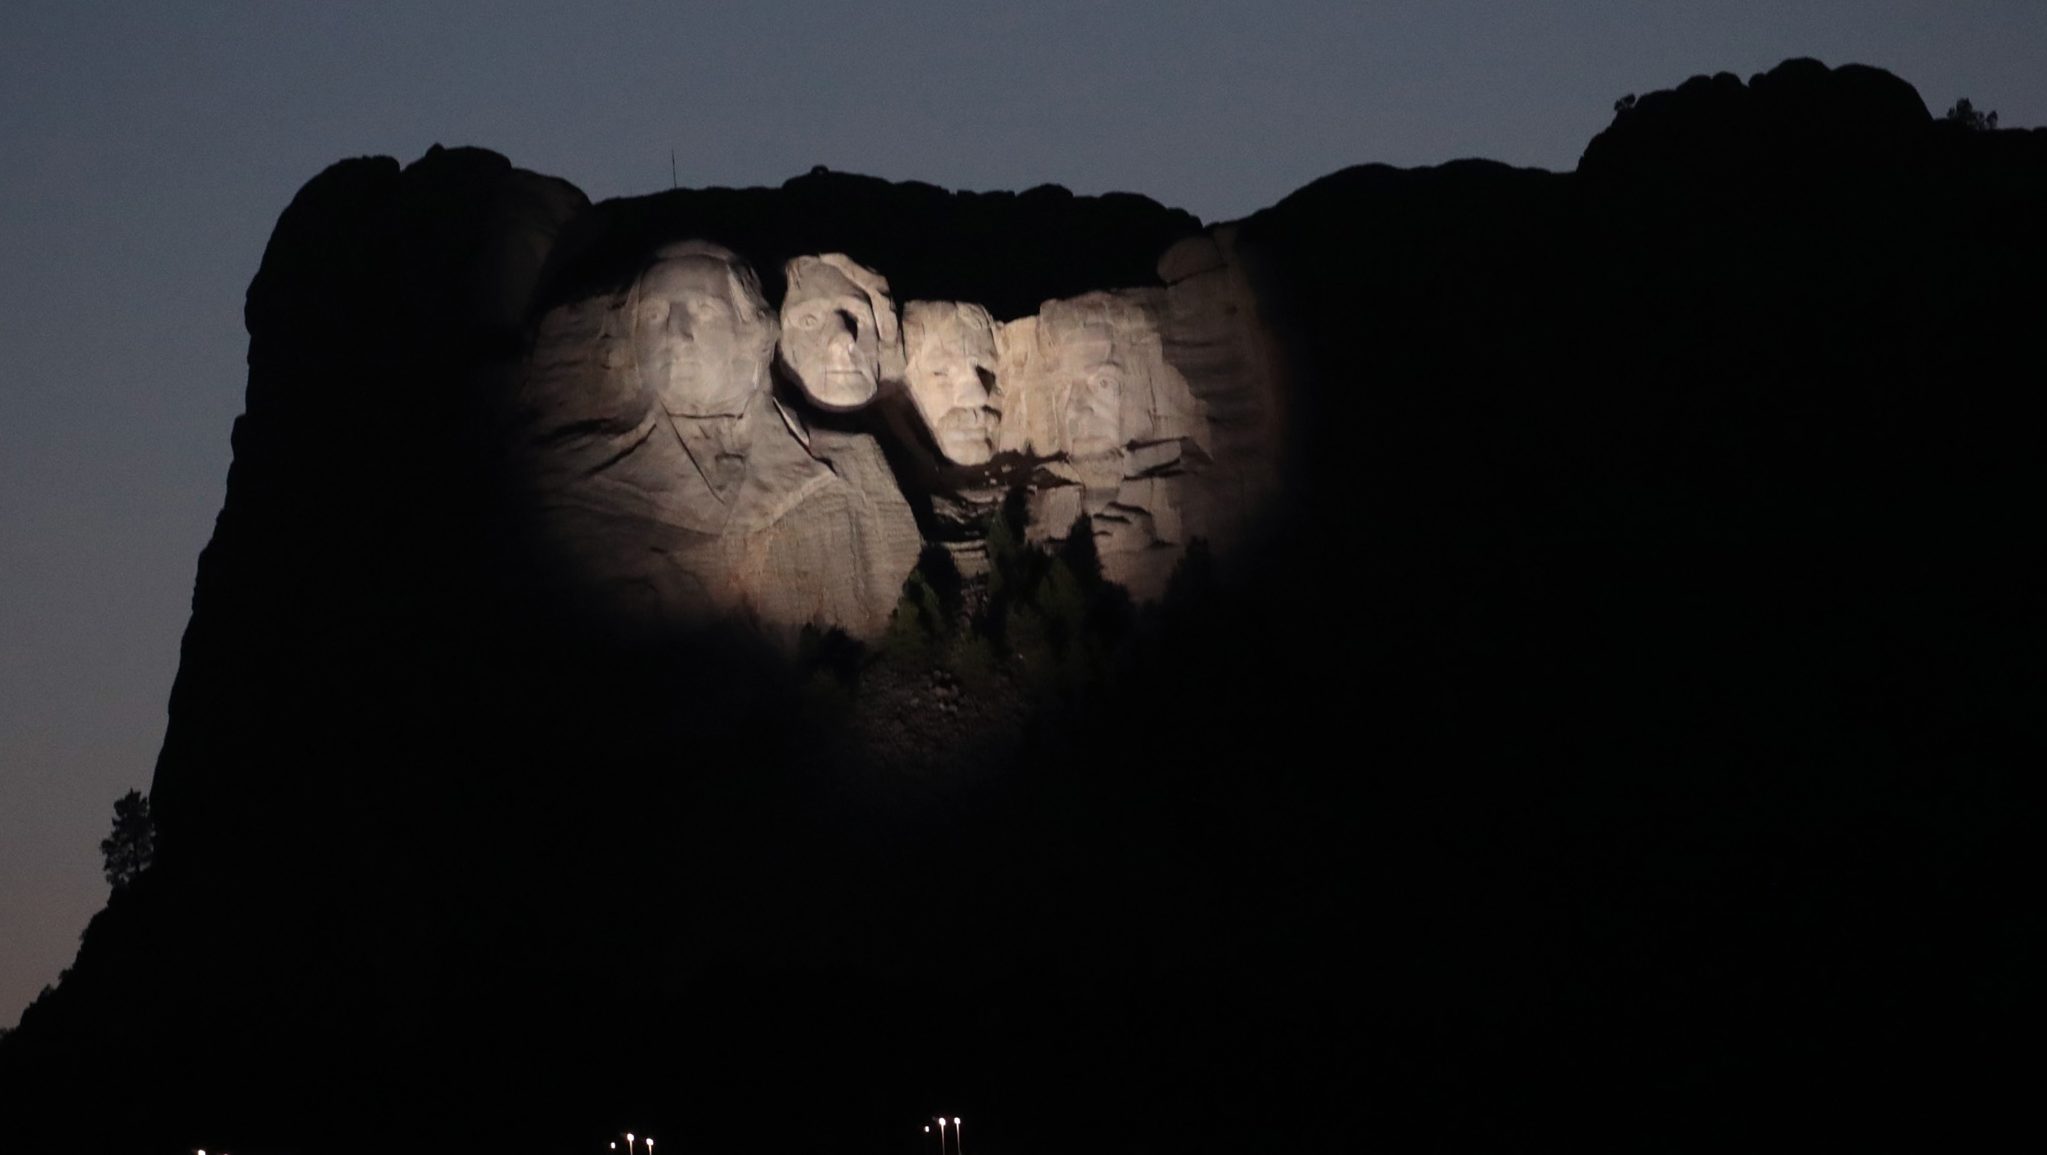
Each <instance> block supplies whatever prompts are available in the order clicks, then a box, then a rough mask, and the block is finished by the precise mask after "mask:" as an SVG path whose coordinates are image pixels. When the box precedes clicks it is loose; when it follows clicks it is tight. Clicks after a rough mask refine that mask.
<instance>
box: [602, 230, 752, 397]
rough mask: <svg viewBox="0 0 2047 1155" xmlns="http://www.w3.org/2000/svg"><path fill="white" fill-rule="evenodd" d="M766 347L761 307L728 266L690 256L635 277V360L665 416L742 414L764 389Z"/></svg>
mask: <svg viewBox="0 0 2047 1155" xmlns="http://www.w3.org/2000/svg"><path fill="white" fill-rule="evenodd" d="M772 343H773V322H772V321H771V320H770V319H769V317H768V311H767V304H766V302H764V301H762V300H761V299H760V295H759V291H758V290H756V289H753V288H752V286H751V285H750V284H749V283H748V280H747V279H746V278H744V277H742V276H740V274H739V272H738V270H737V269H736V268H735V266H734V265H733V264H732V263H731V262H730V261H728V260H725V259H722V258H720V257H718V256H714V255H711V254H706V253H692V254H688V255H684V256H677V257H671V258H665V259H661V260H657V261H656V262H655V263H654V264H653V265H652V266H650V267H649V268H648V269H647V271H646V273H645V274H643V275H642V276H641V278H640V283H639V291H638V295H637V300H636V301H635V302H634V307H633V355H634V357H635V358H636V359H637V362H638V365H639V371H640V378H641V380H642V382H644V383H645V384H646V386H647V387H648V388H650V389H652V390H653V391H654V393H655V395H656V396H658V397H659V398H660V399H661V405H662V407H663V408H664V409H666V410H667V411H668V412H669V413H671V414H674V415H677V416H690V417H716V416H731V415H735V414H738V413H741V412H743V411H744V410H745V409H746V406H747V403H748V402H749V401H751V400H752V399H753V396H754V394H756V393H759V392H761V391H762V390H763V389H764V388H765V387H766V384H767V354H768V349H769V347H770V346H771V345H772Z"/></svg>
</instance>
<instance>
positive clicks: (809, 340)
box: [781, 253, 903, 410]
mask: <svg viewBox="0 0 2047 1155" xmlns="http://www.w3.org/2000/svg"><path fill="white" fill-rule="evenodd" d="M786 272H787V276H788V282H789V289H788V293H787V295H786V296H784V297H783V299H782V341H781V361H782V365H783V367H784V368H785V369H786V370H787V371H788V373H789V375H790V377H791V378H793V379H794V380H795V382H796V383H797V384H798V385H799V386H801V387H802V389H803V392H804V394H805V395H806V396H808V397H809V398H810V400H812V401H813V402H815V403H817V404H818V405H820V406H822V407H823V408H825V409H831V410H847V409H858V408H860V407H861V406H863V405H865V404H867V403H868V402H869V401H872V400H874V395H875V393H876V391H877V390H878V389H879V388H880V386H881V383H882V382H883V381H885V380H888V381H896V380H901V379H902V374H903V341H902V333H901V330H900V328H899V327H898V326H897V324H896V311H895V303H894V302H893V301H891V300H890V299H889V294H888V281H887V280H885V279H884V278H882V277H881V276H880V275H879V274H877V273H875V272H874V271H873V270H871V269H868V268H865V267H864V266H862V265H860V264H858V263H857V262H855V261H853V260H852V259H850V258H848V257H846V256H845V255H844V254H841V253H826V254H824V255H823V256H818V257H797V258H796V259H795V260H792V261H790V262H789V264H788V267H787V270H786Z"/></svg>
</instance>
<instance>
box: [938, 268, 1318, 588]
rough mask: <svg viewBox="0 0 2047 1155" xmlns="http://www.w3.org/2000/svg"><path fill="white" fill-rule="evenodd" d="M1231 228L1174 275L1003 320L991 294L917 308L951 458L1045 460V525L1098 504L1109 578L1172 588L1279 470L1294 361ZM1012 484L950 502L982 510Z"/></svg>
mask: <svg viewBox="0 0 2047 1155" xmlns="http://www.w3.org/2000/svg"><path fill="white" fill-rule="evenodd" d="M1235 250H1236V245H1235V234H1234V232H1233V231H1232V230H1229V229H1226V228H1225V229H1218V230H1216V231H1215V232H1213V233H1211V234H1208V235H1203V236H1199V237H1194V238H1190V239H1188V240H1186V241H1183V242H1181V243H1179V244H1177V245H1174V246H1173V247H1172V248H1171V249H1169V250H1168V251H1167V252H1166V253H1165V254H1164V255H1163V256H1162V258H1161V259H1160V261H1159V274H1160V279H1161V280H1162V281H1164V282H1165V285H1164V286H1163V287H1153V288H1128V289H1115V290H1106V291H1099V292H1093V293H1087V294H1083V295H1081V296H1078V297H1073V298H1067V299H1063V300H1053V301H1047V302H1045V303H1044V304H1043V305H1042V306H1041V307H1040V308H1039V310H1038V312H1037V313H1035V314H1033V315H1031V316H1027V317H1021V318H1018V319H1016V320H1014V321H1010V322H1007V323H1000V324H998V323H995V322H993V321H992V320H990V318H989V316H988V313H987V311H986V310H985V309H982V308H981V307H980V306H978V305H974V304H969V303H960V302H933V301H912V302H910V303H909V304H908V305H907V306H905V309H904V331H905V335H906V344H907V348H908V370H907V378H908V389H909V393H910V396H911V400H912V401H913V402H914V405H915V409H916V412H917V415H918V417H919V418H920V419H921V420H922V421H923V423H924V426H925V429H926V431H927V432H928V433H929V434H930V436H931V439H932V441H933V442H934V443H935V444H936V445H937V446H938V449H939V451H940V453H942V454H943V455H944V456H945V458H946V459H947V461H949V462H950V463H952V464H953V465H958V466H976V465H981V464H984V463H986V462H988V461H990V460H991V459H993V458H995V457H996V456H997V455H1005V456H1006V457H1009V458H1013V459H1015V460H1019V461H1021V462H1024V463H1027V464H1028V465H1029V466H1031V477H1032V481H1031V482H1030V484H1029V485H1028V486H1027V489H1028V498H1029V500H1028V504H1027V508H1028V510H1029V516H1030V521H1029V524H1028V526H1027V530H1026V532H1027V535H1028V537H1029V538H1030V540H1032V541H1036V542H1047V543H1058V542H1062V541H1064V540H1065V539H1066V537H1067V535H1068V534H1069V533H1070V532H1071V530H1072V527H1073V525H1074V523H1075V522H1076V521H1077V520H1078V519H1079V518H1081V517H1082V516H1083V515H1084V516H1086V517H1087V518H1088V519H1089V521H1090V524H1091V526H1092V532H1093V534H1094V537H1095V546H1096V550H1097V553H1098V554H1099V556H1100V557H1101V559H1102V567H1103V572H1104V574H1105V576H1107V577H1108V578H1109V579H1110V580H1112V581H1116V582H1119V583H1121V584H1123V585H1125V586H1127V587H1128V588H1129V589H1130V591H1131V592H1132V593H1133V594H1135V595H1136V596H1138V597H1140V598H1151V597H1156V596H1158V595H1159V594H1160V593H1161V592H1163V591H1164V588H1165V583H1166V581H1167V579H1168V578H1169V577H1170V576H1171V573H1172V570H1173V567H1174V565H1176V564H1177V563H1178V561H1179V559H1180V557H1181V555H1182V554H1183V553H1184V552H1185V550H1186V546H1187V543H1188V542H1190V541H1192V540H1194V539H1195V538H1204V539H1206V540H1208V541H1209V542H1210V544H1211V545H1213V546H1215V547H1217V548H1218V549H1219V550H1228V549H1231V548H1234V547H1235V546H1236V545H1237V544H1238V543H1239V542H1240V541H1242V540H1243V539H1244V538H1245V537H1246V536H1247V534H1248V533H1249V532H1250V529H1251V527H1252V525H1253V524H1254V523H1255V522H1256V520H1257V516H1258V514H1259V513H1261V512H1263V510H1264V509H1265V507H1266V503H1267V502H1268V501H1269V500H1270V499H1271V496H1272V493H1273V490H1274V489H1275V487H1276V485H1277V477H1278V460H1279V455H1280V452H1281V436H1280V428H1281V420H1282V417H1283V414H1282V412H1281V407H1280V398H1279V388H1278V384H1279V380H1280V372H1279V363H1278V360H1277V356H1276V353H1275V352H1274V345H1273V342H1272V340H1271V339H1270V337H1269V335H1268V334H1266V333H1265V331H1264V330H1263V327H1262V326H1261V324H1260V322H1259V320H1258V313H1257V309H1256V303H1255V300H1254V298H1253V295H1252V290H1251V286H1250V282H1249V278H1248V277H1247V276H1246V274H1245V272H1244V271H1243V269H1242V268H1241V267H1240V264H1239V262H1238V261H1237V259H1236V255H1235ZM1001 497H1002V492H1001V490H1000V489H999V488H996V487H993V486H989V487H983V488H979V489H976V488H974V487H973V486H972V485H968V486H966V487H965V489H964V491H963V492H961V493H958V494H955V495H951V504H952V507H953V508H955V509H958V510H962V511H964V512H965V514H966V515H968V516H971V515H972V514H973V513H974V512H975V511H980V512H981V513H982V515H985V512H986V511H988V510H990V509H992V508H993V507H994V506H995V505H996V504H997V503H999V501H1000V500H1001Z"/></svg>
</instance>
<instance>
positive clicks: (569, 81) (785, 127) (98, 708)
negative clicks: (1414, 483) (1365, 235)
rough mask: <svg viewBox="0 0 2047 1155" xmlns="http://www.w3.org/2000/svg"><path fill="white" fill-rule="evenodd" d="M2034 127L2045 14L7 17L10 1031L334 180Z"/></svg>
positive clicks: (579, 176)
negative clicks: (1965, 124)
mask: <svg viewBox="0 0 2047 1155" xmlns="http://www.w3.org/2000/svg"><path fill="white" fill-rule="evenodd" d="M1800 55H1809V56H1817V57H1819V58H1821V59H1823V60H1825V61H1827V62H1828V63H1830V64H1839V63H1845V62H1848V61H1859V62H1863V63H1868V64H1875V65H1880V66H1883V67H1886V68H1889V69H1891V70H1893V71H1895V72H1897V73H1899V74H1900V75H1901V76H1903V77H1904V78H1905V79H1907V80H1909V81H1911V82H1912V83H1914V84H1916V85H1918V87H1919V90H1920V92H1921V94H1922V95H1924V96H1925V98H1926V101H1927V103H1928V105H1930V106H1932V107H1933V109H1934V111H1935V112H1936V113H1938V112H1940V111H1942V110H1944V109H1945V108H1947V106H1948V105H1949V104H1951V103H1952V102H1953V101H1954V100H1955V98H1956V97H1959V96H1969V97H1972V98H1973V99H1974V100H1975V101H1976V103H1977V104H1978V106H1979V107H1984V108H1995V109H1997V110H1999V111H2000V112H2001V113H2002V115H2003V122H2004V123H2005V124H2006V125H2009V126H2019V125H2038V124H2042V123H2047V69H2043V68H2042V67H2041V65H2042V63H2043V62H2047V3H2040V2H2039V0H1976V2H1970V0H1836V2H1809V3H1800V2H1797V0H1719V2H1715V3H1710V4H1709V3H1704V2H1691V3H1677V2H1672V0H1614V2H1605V0H1557V2H1550V3H1544V2H1541V0H1401V2H1392V3H1368V2H1362V0H1359V2H1337V0H1246V2H1228V3H1226V2H1223V0H1171V2H1166V0H1102V2H1099V3H1081V2H1078V0H1034V2H1031V3H1023V4H1007V5H1004V4H990V3H979V2H976V0H902V2H891V0H862V2H860V3H841V2H837V0H792V2H787V3H776V2H773V0H745V2H735V3H710V2H702V0H691V2H684V0H671V2H667V3H657V2H654V0H637V2H623V0H577V2H574V3H566V2H565V3H543V2H538V0H525V2H499V3H443V4H430V3H424V2H421V0H405V2H400V3H385V2H373V0H354V2H351V3H347V4H338V3H332V2H331V0H304V2H300V0H264V2H260V3H259V2H256V0H249V2H247V3H239V4H228V3H209V2H205V0H164V2H162V3H156V4H148V3H135V2H128V0H94V2H92V3H79V2H78V0H54V2H45V0H6V3H5V5H4V7H0V206H4V209H0V357H4V361H0V1025H7V1024H11V1023H13V1022H14V1021H15V1020H16V1018H17V1017H18V1014H19V1011H20V1009H21V1007H22V1006H24V1005H25V1004H26V1003H27V1002H28V1000H29V999H30V998H32V997H33V996H34V994H35V992H36V990H37V989H39V988H40V987H41V986H42V985H43V984H44V983H46V982H52V981H54V980H55V979H56V976H57V972H58V971H59V970H60V969H61V968H62V967H64V966H66V965H68V964H69V962H70V960H71V957H72V955H73V953H74V951H75V949H76V942H77V936H78V933H79V931H80V930H82V929H83V928H84V926H85V922H86V920H87V919H88V918H90V917H91V915H92V913H93V912H94V911H95V910H97V909H98V908H99V906H100V905H101V904H102V902H104V900H105V897H106V884H105V883H104V881H102V879H101V877H100V863H99V852H98V843H99V840H100V838H101V837H103V836H104V835H105V833H106V831H107V829H108V827H109V825H110V823H111V818H112V810H113V801H114V799H115V798H116V797H118V796H119V795H120V794H121V793H122V792H123V791H125V790H127V789H129V788H130V787H143V788H146V787H147V786H148V783H149V775H150V770H151V767H152V764H153V763H154V760H155V757H156V750H157V746H158V745H159V743H160V742H161V741H162V738H163V728H164V706H165V702H166V700H167V699H168V696H169V693H170V685H171V678H172V676H173V674H174V673H175V672H176V668H177V652H178V639H179V636H180V634H181V632H182V631H183V629H184V625H185V618H186V614H187V612H188V607H189V605H190V596H191V586H192V578H193V572H194V565H195V562H196V560H197V558H198V554H199V550H200V548H201V547H202V546H203V545H204V544H205V542H206V538H207V535H208V534H209V533H210V532H211V528H212V523H213V517H214V514H215V513H216V512H217V511H218V509H219V506H220V502H221V498H222V495H223V493H224V487H225V482H226V477H227V464H228V452H229V451H228V429H229V424H230V423H231V422H232V420H233V419H234V416H235V415H236V414H237V413H238V412H240V410H241V401H242V388H243V384H244V367H243V361H242V358H243V353H244V350H245V342H246V335H245V334H244V332H243V330H242V321H241V305H242V293H243V291H244V289H245V288H246V287H247V285H248V282H249V278H250V277H251V276H252V275H254V273H255V271H256V265H257V262H258V260H259V259H260V258H261V256H262V251H263V245H264V242H265V240H266V239H267V238H268V236H269V233H270V228H271V225H272V224H273V223H274V222H275V220H276V219H277V215H278V213H279V212H281V211H282V210H283V208H284V206H285V204H286V203H287V202H288V201H289V200H290V199H291V196H292V194H293V193H294V192H295V191H296V190H297V189H298V187H299V186H300V185H301V184H303V183H304V182H305V181H306V180H307V179H308V178H310V177H311V176H312V175H313V174H314V173H316V172H318V171H319V170H320V169H321V168H322V167H324V166H325V165H327V164H328V163H330V162H332V161H334V160H337V159H340V158H342V157H345V156H353V155H361V154H367V153H386V154H391V155H395V156H397V157H399V158H400V159H401V160H407V161H409V160H411V159H413V158H415V157H417V156H418V155H419V154H420V153H421V152H423V151H425V149H426V148H427V146H428V145H431V144H434V143H436V142H440V143H444V144H449V145H454V144H477V145H483V146H486V147H489V148H493V149H496V150H497V151H499V152H502V153H505V154H506V155H508V156H510V157H511V158H512V160H513V161H514V162H515V163H517V164H520V165H522V166H524V167H527V168H532V169H537V170H539V171H541V172H546V173H551V174H554V175H557V176H562V177H566V178H567V179H569V180H571V181H573V182H575V183H576V184H577V185H579V186H581V187H582V188H583V190H584V191H585V192H588V193H589V194H590V195H591V196H592V197H593V198H599V199H601V198H604V197H611V196H618V195H622V194H631V193H641V192H650V191H653V190H655V189H658V188H664V187H666V186H667V182H668V163H669V161H668V157H669V150H670V149H671V148H673V149H674V150H675V151H676V154H677V157H678V159H679V163H680V168H681V177H682V182H683V183H684V184H691V185H703V184H740V185H745V184H776V183H780V182H781V181H782V180H783V179H785V178H787V177H789V176H792V175H794V174H797V173H800V172H803V171H805V170H806V169H808V168H809V167H810V166H812V165H814V164H825V165H829V166H831V167H832V168H835V169H841V170H846V171H854V172H866V173H872V174H875V175H878V176H884V177H889V178H893V179H911V178H915V179H920V180H927V181H931V182H933V183H936V184H940V185H946V186H949V187H956V188H976V189H995V188H1022V187H1026V186H1028V185H1032V184H1039V183H1044V182H1048V181H1049V182H1054V183H1058V184H1063V185H1066V186H1067V187H1069V188H1071V189H1073V190H1074V191H1076V192H1105V191H1110V190H1119V189H1121V190H1130V191H1135V192H1141V193H1145V194H1148V195H1150V196H1152V197H1154V198H1157V199H1158V200H1160V201H1163V202H1165V203H1167V204H1172V205H1177V206H1179V207H1182V208H1186V209H1189V210H1192V211H1193V212H1195V213H1198V214H1200V215H1201V216H1203V217H1204V218H1207V219H1211V220H1215V219H1224V218H1228V217H1232V216H1240V215H1243V214H1245V213H1248V212H1250V211H1252V210H1255V209H1257V208H1260V207H1263V206H1264V205H1267V204H1269V203H1271V202H1273V201H1274V200H1277V199H1278V198H1279V197H1281V196H1283V195H1285V194H1286V193H1287V192H1289V191H1291V190H1293V189H1295V188H1297V187H1299V186H1300V185H1302V184H1305V183H1306V182H1308V181H1309V180H1312V179H1314V178H1315V177H1317V176H1320V175H1323V174H1325V173H1328V172H1331V171H1333V170H1335V169H1338V168H1341V167H1344V166H1346V165H1350V164H1356V163H1361V162H1366V161H1385V162H1389V163H1393V164H1400V165H1416V164H1429V163H1435V162H1439V161H1444V160H1449V159H1453V158H1457V157H1464V156H1487V157H1493V158H1496V159H1499V160H1505V161H1509V162H1513V163H1517V164H1529V165H1539V166H1542V167H1546V168H1559V169H1568V168H1570V167H1571V166H1572V165H1573V164H1575V163H1576V161H1577V157H1578V154H1579V152H1580V151H1581V150H1582V149H1583V147H1584V145H1585V142H1586V141H1587V140H1588V139H1589V138H1590V137H1591V136H1592V135H1593V134H1594V133H1595V132H1597V131H1598V130H1599V129H1601V128H1602V127H1604V126H1605V124H1606V123H1607V121H1608V119H1609V118H1610V115H1611V108H1612V105H1613V101H1614V99H1615V98H1616V97H1618V96H1620V95H1621V94H1623V93H1626V92H1643V91H1648V90H1650V89H1655V88H1667V87H1670V86H1672V85H1675V84H1677V83H1678V82H1680V81H1682V80H1684V79H1685V78H1686V77H1687V76H1690V75H1692V74H1693V73H1697V72H1714V71H1720V70H1728V71H1733V72H1737V73H1740V74H1742V75H1744V76H1746V75H1748V74H1750V73H1753V72H1756V71H1759V70H1762V69H1764V68H1767V67H1769V66H1771V65H1773V64H1775V63H1777V62H1778V61H1779V60H1781V59H1783V58H1785V57H1788V56H1800Z"/></svg>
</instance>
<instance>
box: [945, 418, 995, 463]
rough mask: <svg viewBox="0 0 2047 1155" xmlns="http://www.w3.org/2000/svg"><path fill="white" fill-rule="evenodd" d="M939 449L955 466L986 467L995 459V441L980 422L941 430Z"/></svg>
mask: <svg viewBox="0 0 2047 1155" xmlns="http://www.w3.org/2000/svg"><path fill="white" fill-rule="evenodd" d="M938 448H939V451H940V452H942V453H944V454H945V457H946V460H948V461H950V462H952V463H953V464H955V465H986V464H988V463H989V462H990V461H992V460H994V458H995V441H994V439H993V438H991V437H990V436H989V435H988V430H987V428H986V427H985V426H982V425H981V424H980V423H978V422H976V423H974V424H972V425H966V424H961V425H958V426H955V427H952V428H946V429H940V430H939V431H938Z"/></svg>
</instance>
